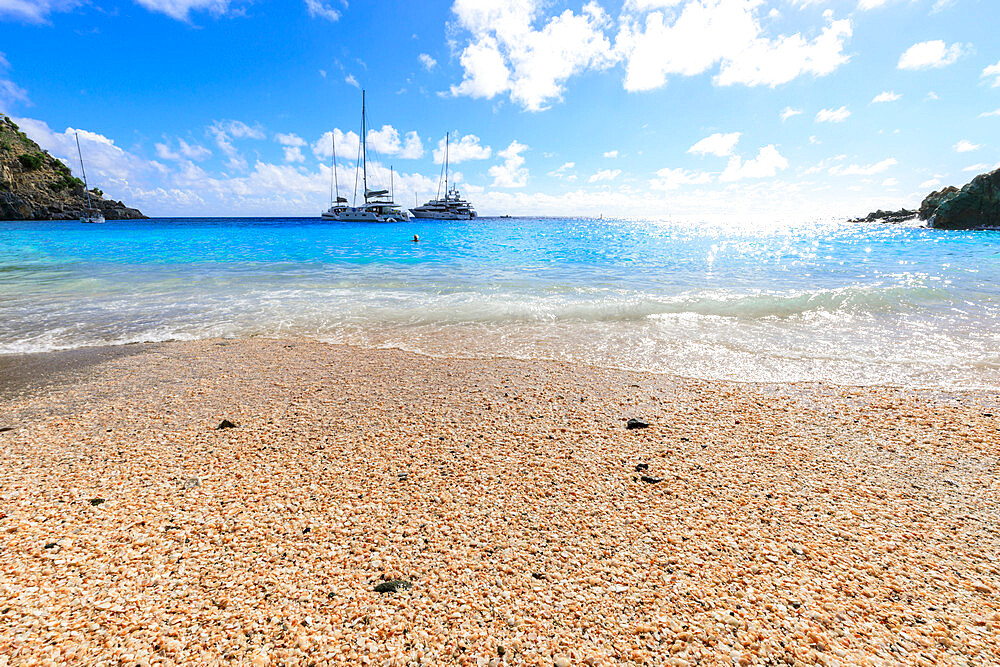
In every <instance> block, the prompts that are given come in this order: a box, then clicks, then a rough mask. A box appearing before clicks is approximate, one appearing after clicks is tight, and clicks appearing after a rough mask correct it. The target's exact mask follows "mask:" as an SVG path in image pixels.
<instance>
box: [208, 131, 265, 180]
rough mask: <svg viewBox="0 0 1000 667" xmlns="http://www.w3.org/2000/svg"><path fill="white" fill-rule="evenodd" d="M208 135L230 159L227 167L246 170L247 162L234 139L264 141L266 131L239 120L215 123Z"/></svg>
mask: <svg viewBox="0 0 1000 667" xmlns="http://www.w3.org/2000/svg"><path fill="white" fill-rule="evenodd" d="M208 133H209V135H211V136H212V137H213V138H214V139H215V144H216V145H217V146H218V147H219V149H220V150H222V152H223V153H225V154H226V156H228V157H229V160H228V162H227V166H228V167H229V168H230V169H238V170H244V169H246V168H247V163H246V160H244V159H243V156H242V155H241V154H240V152H239V151H237V150H236V147H235V146H234V145H233V141H232V140H233V139H263V138H264V137H265V135H264V130H263V129H262V128H261V127H260V126H259V125H254V126H250V125H247V124H246V123H244V122H243V121H239V120H223V121H215V122H214V123H212V124H211V125H210V126H209V127H208Z"/></svg>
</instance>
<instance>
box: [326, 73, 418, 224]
mask: <svg viewBox="0 0 1000 667" xmlns="http://www.w3.org/2000/svg"><path fill="white" fill-rule="evenodd" d="M367 134H368V117H367V115H366V110H365V91H361V160H360V162H361V164H360V165H359V166H360V167H361V171H362V187H363V188H364V198H365V203H364V204H363V205H361V206H348V205H347V199H346V198H344V197H341V196H340V185H339V183H337V147H336V141H335V140H332V141H334V146H333V182H334V188H336V199H334V198H333V193H331V205H330V208H329V209H328V210H327V211H325V212H324V213H323V214H322V216H321V217H322V218H323V219H324V220H338V221H340V222H405V221H408V220H409V219H410V213H409V212H408V211H407V210H406V209H405V208H402V207H400V206H399V205H397V204H396V203H395V202H394V201H393V200H392V194H391V192H390V190H369V189H368V137H367ZM355 179H357V176H355ZM355 183H357V180H355ZM356 196H357V194H356V193H355V197H356Z"/></svg>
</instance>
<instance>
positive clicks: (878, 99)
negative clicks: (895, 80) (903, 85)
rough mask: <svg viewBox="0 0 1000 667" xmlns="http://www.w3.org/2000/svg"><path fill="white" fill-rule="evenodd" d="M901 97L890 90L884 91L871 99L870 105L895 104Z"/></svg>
mask: <svg viewBox="0 0 1000 667" xmlns="http://www.w3.org/2000/svg"><path fill="white" fill-rule="evenodd" d="M901 97H902V95H900V94H899V93H896V92H894V91H891V90H886V91H884V92H881V93H879V94H878V95H876V96H875V97H874V98H873V99H872V101H871V103H872V104H881V103H883V102H895V101H897V100H898V99H899V98H901Z"/></svg>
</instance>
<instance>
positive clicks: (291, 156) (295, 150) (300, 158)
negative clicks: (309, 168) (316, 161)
mask: <svg viewBox="0 0 1000 667" xmlns="http://www.w3.org/2000/svg"><path fill="white" fill-rule="evenodd" d="M284 150H285V162H305V161H306V156H305V155H303V154H302V149H301V148H299V147H298V146H285V149H284Z"/></svg>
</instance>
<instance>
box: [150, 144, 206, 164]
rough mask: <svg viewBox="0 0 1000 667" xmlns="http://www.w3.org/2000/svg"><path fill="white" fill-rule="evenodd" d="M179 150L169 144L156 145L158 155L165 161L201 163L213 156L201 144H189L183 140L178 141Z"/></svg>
mask: <svg viewBox="0 0 1000 667" xmlns="http://www.w3.org/2000/svg"><path fill="white" fill-rule="evenodd" d="M177 144H178V148H177V150H176V151H175V150H173V149H171V148H170V146H169V145H168V144H162V143H158V144H156V146H155V148H156V155H157V156H158V157H160V158H163V159H164V160H182V159H187V160H194V161H195V162H201V161H202V160H207V159H208V158H209V157H211V156H212V151H210V150H209V149H207V148H205V147H204V146H202V145H200V144H189V143H188V142H186V141H184V140H183V139H178V140H177Z"/></svg>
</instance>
